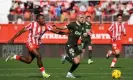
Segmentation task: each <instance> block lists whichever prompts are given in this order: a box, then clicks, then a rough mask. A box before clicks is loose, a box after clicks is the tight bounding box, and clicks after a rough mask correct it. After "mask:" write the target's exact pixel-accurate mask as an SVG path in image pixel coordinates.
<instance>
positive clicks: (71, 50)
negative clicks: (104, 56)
mask: <svg viewBox="0 0 133 80" xmlns="http://www.w3.org/2000/svg"><path fill="white" fill-rule="evenodd" d="M65 50H66V53H67V55H68V56H69V57H70V58H75V57H76V56H78V55H80V54H81V53H82V51H81V50H80V49H79V48H78V46H71V45H69V44H67V45H66V46H65Z"/></svg>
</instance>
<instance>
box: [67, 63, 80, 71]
mask: <svg viewBox="0 0 133 80" xmlns="http://www.w3.org/2000/svg"><path fill="white" fill-rule="evenodd" d="M78 66H79V64H72V66H71V68H70V70H69V72H70V73H72V72H73V71H74V70H75V69H76V68H77V67H78Z"/></svg>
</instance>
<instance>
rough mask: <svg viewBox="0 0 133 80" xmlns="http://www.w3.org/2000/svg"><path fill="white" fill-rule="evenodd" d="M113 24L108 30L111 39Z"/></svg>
mask: <svg viewBox="0 0 133 80" xmlns="http://www.w3.org/2000/svg"><path fill="white" fill-rule="evenodd" d="M114 24H115V23H114V22H113V23H112V24H111V26H110V27H109V29H108V34H109V35H110V36H111V37H112V31H113V30H114Z"/></svg>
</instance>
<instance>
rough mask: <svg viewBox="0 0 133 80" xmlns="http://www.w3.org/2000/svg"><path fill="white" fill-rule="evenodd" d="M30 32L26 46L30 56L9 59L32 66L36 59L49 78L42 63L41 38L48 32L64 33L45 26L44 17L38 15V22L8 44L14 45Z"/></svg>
mask: <svg viewBox="0 0 133 80" xmlns="http://www.w3.org/2000/svg"><path fill="white" fill-rule="evenodd" d="M26 31H29V35H28V40H27V42H26V46H27V48H28V50H29V55H28V56H20V55H14V54H13V55H9V56H8V58H7V59H6V61H7V60H8V59H16V60H19V61H22V62H25V63H27V64H30V63H31V62H32V61H33V59H34V58H37V65H38V67H39V69H40V71H41V73H42V75H43V77H44V78H48V77H49V76H50V75H49V74H47V73H46V72H45V68H44V66H43V63H42V61H41V55H40V52H39V45H40V43H41V37H42V35H43V34H44V33H45V32H46V31H51V32H54V33H58V34H62V33H63V32H61V31H59V30H57V29H56V28H53V27H52V26H50V25H46V24H45V18H44V15H42V14H38V15H37V16H36V21H35V22H31V23H30V24H28V25H27V26H25V27H24V28H23V29H22V30H20V31H19V32H18V33H17V34H16V35H15V36H14V37H13V38H12V39H11V40H9V42H8V43H13V42H14V40H15V39H16V38H17V37H18V36H20V35H21V34H22V33H24V32H26Z"/></svg>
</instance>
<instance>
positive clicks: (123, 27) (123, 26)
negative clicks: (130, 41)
mask: <svg viewBox="0 0 133 80" xmlns="http://www.w3.org/2000/svg"><path fill="white" fill-rule="evenodd" d="M122 32H123V33H124V34H126V28H125V24H124V23H122Z"/></svg>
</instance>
